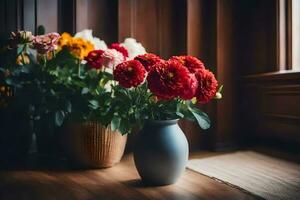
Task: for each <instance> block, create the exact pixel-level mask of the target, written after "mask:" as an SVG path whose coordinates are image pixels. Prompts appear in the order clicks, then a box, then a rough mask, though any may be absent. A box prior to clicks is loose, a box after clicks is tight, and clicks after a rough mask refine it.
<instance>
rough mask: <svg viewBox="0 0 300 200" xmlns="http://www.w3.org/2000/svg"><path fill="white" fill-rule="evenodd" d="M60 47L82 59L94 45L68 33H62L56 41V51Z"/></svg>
mask: <svg viewBox="0 0 300 200" xmlns="http://www.w3.org/2000/svg"><path fill="white" fill-rule="evenodd" d="M62 48H66V49H68V50H69V51H70V52H71V53H72V54H73V55H74V56H76V57H77V58H79V59H80V60H82V59H84V58H85V57H86V56H87V55H88V53H89V52H90V51H93V50H94V45H93V44H92V43H91V42H89V41H87V40H84V39H82V38H75V37H72V36H71V35H70V34H69V33H63V34H62V35H61V37H60V39H59V41H58V51H60V50H61V49H62Z"/></svg>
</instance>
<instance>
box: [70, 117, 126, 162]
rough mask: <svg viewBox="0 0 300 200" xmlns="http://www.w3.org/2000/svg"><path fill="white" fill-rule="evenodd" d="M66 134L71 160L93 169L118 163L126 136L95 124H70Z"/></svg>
mask: <svg viewBox="0 0 300 200" xmlns="http://www.w3.org/2000/svg"><path fill="white" fill-rule="evenodd" d="M66 133H67V137H66V138H65V141H66V142H67V145H66V147H67V151H68V154H69V155H70V156H71V158H73V159H74V160H75V161H77V162H78V163H79V164H82V165H84V166H86V167H93V168H105V167H111V166H113V165H115V164H116V163H118V162H120V160H121V158H122V156H123V153H124V150H125V145H126V141H127V136H126V135H124V136H122V135H121V134H120V133H119V132H117V131H112V130H111V128H110V127H107V128H106V127H105V126H103V125H101V124H99V123H97V122H85V123H77V124H70V125H69V126H68V127H67V132H66Z"/></svg>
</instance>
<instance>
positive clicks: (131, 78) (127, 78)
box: [114, 60, 147, 88]
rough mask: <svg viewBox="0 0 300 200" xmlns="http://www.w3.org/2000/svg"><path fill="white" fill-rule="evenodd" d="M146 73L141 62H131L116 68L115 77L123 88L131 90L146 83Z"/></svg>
mask: <svg viewBox="0 0 300 200" xmlns="http://www.w3.org/2000/svg"><path fill="white" fill-rule="evenodd" d="M146 73H147V72H146V70H145V68H144V67H143V65H142V64H141V63H140V62H138V61H136V60H130V61H126V62H123V63H121V64H119V65H117V66H116V69H115V70H114V77H115V80H117V81H119V84H120V85H121V86H123V87H125V88H130V87H136V86H138V85H140V84H141V83H142V82H143V81H144V79H145V76H146Z"/></svg>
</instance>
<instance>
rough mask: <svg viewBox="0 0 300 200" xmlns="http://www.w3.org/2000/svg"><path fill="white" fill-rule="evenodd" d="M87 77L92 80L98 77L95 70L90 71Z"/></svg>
mask: <svg viewBox="0 0 300 200" xmlns="http://www.w3.org/2000/svg"><path fill="white" fill-rule="evenodd" d="M88 75H89V77H90V78H91V79H94V78H96V77H97V76H98V73H97V70H96V69H91V70H89V71H88Z"/></svg>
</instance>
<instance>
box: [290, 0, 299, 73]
mask: <svg viewBox="0 0 300 200" xmlns="http://www.w3.org/2000/svg"><path fill="white" fill-rule="evenodd" d="M291 4H292V5H291V9H290V12H291V14H290V16H291V21H292V23H291V26H292V27H291V29H292V30H291V31H292V34H291V37H292V38H291V41H292V49H291V50H292V52H291V55H292V69H295V70H300V1H299V0H292V1H291Z"/></svg>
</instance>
